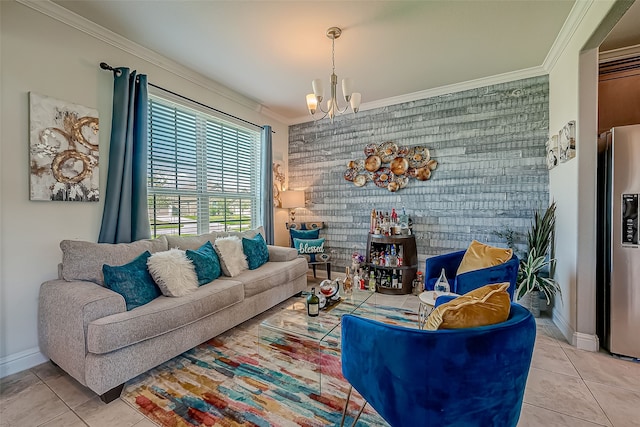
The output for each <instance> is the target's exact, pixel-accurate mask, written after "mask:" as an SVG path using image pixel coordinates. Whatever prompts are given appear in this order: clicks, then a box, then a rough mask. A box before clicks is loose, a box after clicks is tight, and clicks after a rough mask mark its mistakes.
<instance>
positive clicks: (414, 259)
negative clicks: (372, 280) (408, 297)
mask: <svg viewBox="0 0 640 427" xmlns="http://www.w3.org/2000/svg"><path fill="white" fill-rule="evenodd" d="M387 245H396V247H397V248H398V251H399V250H400V247H402V255H403V263H402V265H401V266H399V267H397V266H387V265H384V266H381V265H377V264H375V263H373V260H372V259H371V252H372V251H377V252H380V251H381V250H386V247H387ZM366 263H367V267H368V268H369V271H373V272H374V274H375V276H376V277H377V276H378V275H379V274H386V275H388V274H390V273H391V272H392V271H393V270H396V273H397V274H399V275H402V282H401V283H400V281H399V283H398V287H397V288H393V287H391V286H390V284H389V286H384V285H382V284H381V283H380V281H376V291H377V292H380V293H382V294H392V295H404V294H410V293H411V284H412V282H413V279H414V278H415V276H416V272H417V271H418V254H417V252H416V238H415V236H414V235H410V236H405V235H394V236H384V235H382V234H371V233H369V237H368V238H367V260H366Z"/></svg>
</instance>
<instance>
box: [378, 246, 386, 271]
mask: <svg viewBox="0 0 640 427" xmlns="http://www.w3.org/2000/svg"><path fill="white" fill-rule="evenodd" d="M385 261H386V259H385V257H384V250H382V251H380V255H379V257H378V264H380V265H381V266H383V267H384V266H385Z"/></svg>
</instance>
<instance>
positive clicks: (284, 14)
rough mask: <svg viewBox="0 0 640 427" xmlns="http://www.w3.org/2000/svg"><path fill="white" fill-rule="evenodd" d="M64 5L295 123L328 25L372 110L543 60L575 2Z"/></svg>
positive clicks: (340, 65)
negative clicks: (394, 100) (390, 101)
mask: <svg viewBox="0 0 640 427" xmlns="http://www.w3.org/2000/svg"><path fill="white" fill-rule="evenodd" d="M55 3H57V4H59V5H61V6H63V7H65V8H67V9H69V10H71V11H73V12H75V13H77V14H79V15H81V16H83V17H85V18H87V19H89V20H90V21H93V22H94V23H97V24H98V25H100V26H102V27H105V28H107V29H109V30H111V31H113V32H115V33H117V34H119V35H121V36H123V37H125V38H127V39H129V40H131V41H133V42H135V43H137V44H139V45H142V46H144V47H146V48H148V49H151V50H153V51H155V52H157V53H159V54H161V55H163V56H165V57H167V58H170V59H172V60H174V61H176V62H178V63H180V64H182V65H183V66H185V67H187V68H190V69H191V70H193V71H196V72H198V73H200V74H202V75H203V76H206V77H208V78H210V79H212V80H214V81H216V82H217V83H219V84H222V85H223V86H226V87H228V88H230V89H232V90H233V91H235V92H238V93H240V94H242V95H244V96H246V97H247V98H249V99H252V100H254V101H256V102H257V103H259V104H261V105H262V108H263V110H264V109H266V110H267V111H268V112H271V113H272V114H273V116H274V117H278V118H280V119H281V120H282V121H284V122H285V123H298V122H302V121H306V120H308V113H307V110H306V104H305V99H304V98H305V95H306V94H307V93H310V92H311V80H312V79H313V78H318V77H319V78H322V79H323V80H324V82H325V88H326V87H327V86H328V79H329V75H330V73H331V41H330V39H328V38H327V37H326V35H325V33H326V30H327V29H328V28H329V27H332V26H338V27H340V28H342V30H343V32H342V36H341V37H340V38H339V39H337V40H336V46H335V61H336V74H337V75H338V78H339V79H342V78H344V77H351V78H352V79H353V80H354V89H355V91H358V92H361V93H362V102H363V108H367V103H370V104H373V103H378V104H379V103H380V102H381V101H383V100H388V99H389V98H394V97H400V96H404V95H407V94H411V93H415V92H420V91H425V90H429V89H433V88H438V87H442V86H446V85H451V84H456V83H460V82H467V81H470V80H475V79H480V78H486V77H490V76H495V75H498V74H502V73H510V72H514V71H519V70H526V69H530V68H533V67H540V66H541V65H542V64H543V63H544V60H545V57H546V56H547V54H548V52H549V50H550V48H551V47H552V45H553V43H554V40H555V39H556V37H557V36H558V33H559V32H560V30H561V28H562V25H563V23H564V21H565V19H566V18H567V16H568V15H569V13H570V11H571V8H572V7H573V4H574V2H573V1H542V0H530V1H527V0H523V1H487V0H470V1H444V0H440V1H435V0H434V1H326V0H298V1H269V0H254V1H217V0H210V1H185V0H171V1H146V0H137V1H112V0H91V1H69V0H58V1H55ZM635 22H636V23H637V22H638V21H635ZM636 31H637V30H636ZM111 65H114V66H119V65H125V66H126V65H127V64H111ZM140 71H141V72H144V70H140ZM150 80H151V81H153V76H152V75H150ZM326 90H327V89H325V91H326ZM338 91H339V93H341V89H338Z"/></svg>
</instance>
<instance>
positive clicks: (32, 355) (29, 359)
mask: <svg viewBox="0 0 640 427" xmlns="http://www.w3.org/2000/svg"><path fill="white" fill-rule="evenodd" d="M47 360H49V358H48V357H46V356H45V355H44V354H42V353H40V349H39V348H38V347H33V348H30V349H27V350H24V351H21V352H19V353H14V354H10V355H8V356H5V357H2V358H0V378H4V377H6V376H7V375H11V374H15V373H17V372H20V371H24V370H26V369H29V368H33V367H34V366H37V365H39V364H41V363H44V362H46V361H47Z"/></svg>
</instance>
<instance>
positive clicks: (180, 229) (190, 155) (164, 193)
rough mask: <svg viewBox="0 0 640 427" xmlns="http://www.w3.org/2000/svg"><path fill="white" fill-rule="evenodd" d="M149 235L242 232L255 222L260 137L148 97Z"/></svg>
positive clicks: (193, 111)
mask: <svg viewBox="0 0 640 427" xmlns="http://www.w3.org/2000/svg"><path fill="white" fill-rule="evenodd" d="M148 148H149V154H148V156H149V157H148V162H147V169H148V196H149V219H150V222H151V234H152V236H153V237H157V236H159V235H161V234H181V235H189V234H191V235H195V234H202V233H208V232H211V231H242V230H247V229H250V228H254V227H256V226H257V224H258V222H259V218H260V215H259V214H260V213H259V206H260V203H259V202H260V187H259V182H258V177H259V176H260V134H259V132H256V131H254V130H252V129H247V128H244V127H242V126H238V125H236V124H233V123H230V122H226V121H223V120H221V119H218V118H217V117H214V116H211V115H209V114H206V113H203V112H201V111H199V110H195V109H191V108H188V107H185V106H184V105H181V104H177V103H174V102H172V101H169V100H167V99H163V98H160V97H157V96H155V95H149V140H148Z"/></svg>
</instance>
